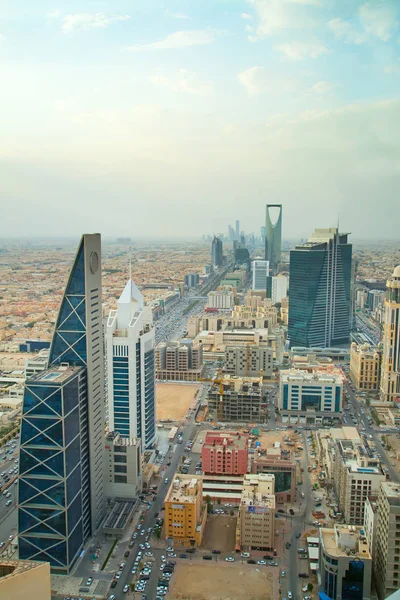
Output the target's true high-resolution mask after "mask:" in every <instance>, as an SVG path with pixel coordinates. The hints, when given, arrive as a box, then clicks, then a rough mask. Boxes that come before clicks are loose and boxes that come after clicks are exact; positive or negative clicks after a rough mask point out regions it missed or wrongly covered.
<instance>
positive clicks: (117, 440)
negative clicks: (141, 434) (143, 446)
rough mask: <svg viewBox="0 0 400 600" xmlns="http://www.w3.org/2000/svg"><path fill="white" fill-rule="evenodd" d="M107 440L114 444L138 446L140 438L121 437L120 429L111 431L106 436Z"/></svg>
mask: <svg viewBox="0 0 400 600" xmlns="http://www.w3.org/2000/svg"><path fill="white" fill-rule="evenodd" d="M106 442H107V443H108V444H113V445H114V446H125V447H128V446H137V445H138V444H139V439H138V438H135V437H130V438H128V437H121V436H120V434H119V433H118V431H110V432H109V433H108V434H107V436H106Z"/></svg>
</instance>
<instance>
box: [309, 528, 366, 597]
mask: <svg viewBox="0 0 400 600" xmlns="http://www.w3.org/2000/svg"><path fill="white" fill-rule="evenodd" d="M319 535H320V545H319V549H320V554H319V580H320V585H319V591H320V592H323V593H324V594H326V596H327V597H328V598H331V599H332V600H355V599H357V600H370V598H371V578H372V557H371V554H370V550H369V546H368V542H367V540H366V538H365V536H364V532H363V530H362V528H361V527H355V526H353V525H335V527H334V528H333V529H325V528H321V529H320V530H319Z"/></svg>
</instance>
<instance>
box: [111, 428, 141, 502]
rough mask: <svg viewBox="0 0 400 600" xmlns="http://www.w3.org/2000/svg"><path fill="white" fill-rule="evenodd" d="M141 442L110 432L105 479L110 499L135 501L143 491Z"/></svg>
mask: <svg viewBox="0 0 400 600" xmlns="http://www.w3.org/2000/svg"><path fill="white" fill-rule="evenodd" d="M141 463H142V457H141V451H140V440H138V439H137V438H127V437H121V435H120V434H119V433H117V432H114V431H112V432H110V433H108V434H107V436H106V440H105V460H104V478H105V493H106V496H107V497H108V498H126V499H133V498H135V496H137V495H138V494H139V493H140V492H141V490H142V466H141Z"/></svg>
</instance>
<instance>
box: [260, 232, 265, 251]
mask: <svg viewBox="0 0 400 600" xmlns="http://www.w3.org/2000/svg"><path fill="white" fill-rule="evenodd" d="M265 229H266V228H265V227H260V236H261V243H262V244H264V248H265Z"/></svg>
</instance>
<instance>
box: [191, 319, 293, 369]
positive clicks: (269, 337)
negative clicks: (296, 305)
mask: <svg viewBox="0 0 400 600" xmlns="http://www.w3.org/2000/svg"><path fill="white" fill-rule="evenodd" d="M194 343H195V344H196V345H197V344H198V345H201V346H203V356H204V360H207V359H211V358H212V359H214V358H216V357H219V356H220V357H221V358H223V357H224V355H225V347H226V346H246V345H247V344H255V345H256V346H264V347H265V346H267V347H269V348H272V356H273V359H274V361H276V362H277V363H281V362H282V360H283V347H284V343H285V336H284V332H283V330H282V329H281V328H280V327H274V328H272V329H271V330H270V329H257V328H256V329H226V330H224V331H207V330H205V331H201V332H200V333H199V334H198V335H197V336H196V337H195V339H194Z"/></svg>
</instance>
